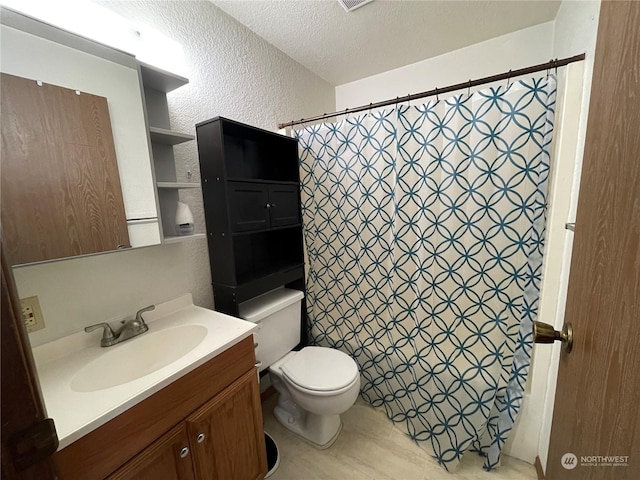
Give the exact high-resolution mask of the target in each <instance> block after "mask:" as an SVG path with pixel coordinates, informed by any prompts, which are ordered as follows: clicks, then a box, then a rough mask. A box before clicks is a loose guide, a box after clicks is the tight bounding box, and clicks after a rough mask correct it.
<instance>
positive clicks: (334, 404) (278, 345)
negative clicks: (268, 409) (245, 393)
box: [239, 288, 360, 448]
mask: <svg viewBox="0 0 640 480" xmlns="http://www.w3.org/2000/svg"><path fill="white" fill-rule="evenodd" d="M303 297H304V295H303V293H302V292H300V291H297V290H290V289H286V288H279V289H276V290H273V291H271V292H268V293H265V294H264V295H261V296H259V297H256V298H253V299H251V300H248V301H246V302H243V303H241V304H240V305H239V311H240V316H241V317H242V318H244V319H245V320H248V321H251V322H254V323H256V324H257V325H258V328H257V329H256V331H255V332H254V339H255V345H256V361H257V364H258V365H260V367H259V370H260V371H263V370H265V369H268V371H269V378H270V380H271V384H272V385H273V386H274V388H275V389H276V391H277V392H278V394H279V397H278V405H277V406H276V407H275V409H274V412H273V413H274V415H275V417H276V418H277V419H278V421H279V422H280V423H281V424H282V425H284V426H285V427H286V428H287V429H289V430H290V431H292V432H293V433H295V434H297V435H299V436H300V437H301V438H303V439H304V440H306V441H308V442H309V443H311V444H312V445H313V446H315V447H317V448H328V447H330V446H331V445H332V444H333V442H335V440H336V438H337V437H338V435H339V434H340V431H341V429H342V422H341V420H340V414H342V413H344V412H346V411H347V410H348V409H349V408H351V406H353V404H354V403H355V401H356V398H357V397H358V393H359V391H360V373H359V371H358V366H357V364H356V362H355V361H354V360H353V359H352V358H351V357H350V356H349V355H347V354H346V353H343V352H341V351H339V350H335V349H332V348H326V347H304V348H303V349H301V350H300V351H293V349H294V348H296V346H297V345H298V344H299V343H300V333H301V310H302V306H301V302H302V298H303Z"/></svg>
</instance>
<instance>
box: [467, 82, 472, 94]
mask: <svg viewBox="0 0 640 480" xmlns="http://www.w3.org/2000/svg"><path fill="white" fill-rule="evenodd" d="M470 96H471V79H469V85H468V86H467V97H470Z"/></svg>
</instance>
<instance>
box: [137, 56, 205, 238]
mask: <svg viewBox="0 0 640 480" xmlns="http://www.w3.org/2000/svg"><path fill="white" fill-rule="evenodd" d="M140 75H141V77H142V85H143V87H144V100H145V102H144V104H145V110H146V111H145V113H146V117H147V124H148V128H149V137H150V140H151V150H152V154H153V165H154V173H155V175H154V178H155V181H156V193H157V197H156V198H157V201H158V207H159V212H160V221H161V224H162V228H161V231H162V243H164V244H167V243H177V242H184V241H187V240H191V239H193V238H204V237H205V234H203V233H199V234H194V235H184V236H181V235H176V233H177V232H176V227H175V217H176V208H177V206H178V202H180V201H184V200H182V199H181V191H184V190H189V191H191V192H194V190H196V189H201V187H200V182H198V183H191V182H180V181H178V176H177V174H176V159H175V155H174V149H173V147H174V146H175V145H178V144H181V143H184V142H190V141H192V140H194V139H195V137H194V136H193V135H190V134H188V133H183V132H177V131H175V130H173V129H172V128H171V118H170V115H169V106H168V103H167V92H170V91H172V90H174V89H176V88H179V87H182V86H183V85H186V84H187V83H188V82H189V80H188V79H187V78H185V77H181V76H180V75H176V74H173V73H170V72H167V71H164V70H162V69H159V68H156V67H153V66H151V65H148V64H145V63H140ZM196 230H199V229H198V228H196Z"/></svg>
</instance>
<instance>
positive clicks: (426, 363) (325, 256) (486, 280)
mask: <svg viewBox="0 0 640 480" xmlns="http://www.w3.org/2000/svg"><path fill="white" fill-rule="evenodd" d="M555 91H556V82H555V78H554V77H553V76H549V75H547V76H542V77H540V78H530V79H526V80H521V81H518V82H515V83H513V84H511V85H504V84H503V85H501V86H497V87H490V88H486V89H484V90H481V91H477V92H474V93H473V94H472V95H468V94H459V95H455V96H451V97H449V98H446V99H443V98H440V99H436V100H434V101H431V102H429V103H424V104H420V105H407V104H400V105H398V106H396V107H393V108H392V107H390V108H386V109H381V110H376V111H371V112H367V113H365V114H362V115H358V116H353V117H347V118H345V119H343V120H341V121H338V122H336V123H325V124H316V125H312V126H306V127H304V128H302V129H300V130H298V131H296V132H295V135H296V137H297V138H298V139H299V148H300V171H301V182H302V187H301V188H302V204H303V205H302V211H303V222H304V238H305V243H306V249H307V257H308V265H309V271H308V275H307V308H308V315H309V321H310V325H309V328H310V338H311V341H312V343H315V344H318V345H322V346H328V347H333V348H337V349H340V350H342V351H344V352H346V353H348V354H349V355H351V356H352V357H353V358H354V359H355V360H356V361H357V363H358V365H359V368H360V372H361V379H362V386H361V396H362V398H363V399H364V400H365V401H367V402H369V403H370V404H371V405H373V406H374V407H383V408H384V410H385V411H386V414H387V416H388V417H389V418H390V419H391V420H392V421H393V422H395V423H396V424H397V425H398V426H399V427H400V428H402V429H403V430H404V431H405V432H406V433H407V434H408V435H409V436H410V437H411V438H412V439H414V440H415V441H416V442H418V443H420V444H422V445H423V446H424V447H425V448H426V449H427V450H428V451H430V452H431V453H432V454H433V455H434V456H435V458H436V459H437V460H438V462H439V463H440V464H441V465H443V466H444V467H445V468H446V469H448V470H449V469H451V468H453V467H455V466H456V465H457V463H458V461H459V460H460V458H461V456H462V454H463V453H464V452H465V451H466V450H472V451H477V452H479V453H481V454H482V455H485V457H486V458H485V465H484V466H485V468H486V469H491V468H493V467H495V466H497V465H499V461H500V450H501V448H502V446H503V445H504V443H505V441H506V439H507V436H508V434H509V432H510V430H511V428H512V426H513V423H514V420H515V417H516V414H517V412H518V409H519V407H520V405H521V403H522V398H523V391H524V387H525V380H526V377H527V373H528V370H529V364H530V358H531V349H532V338H531V322H532V320H534V319H535V317H536V314H537V309H538V297H539V292H540V280H541V273H542V251H543V243H544V231H545V210H546V193H547V178H548V173H549V148H550V143H551V138H552V132H553V117H554V108H555Z"/></svg>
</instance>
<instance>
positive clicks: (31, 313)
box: [20, 297, 44, 333]
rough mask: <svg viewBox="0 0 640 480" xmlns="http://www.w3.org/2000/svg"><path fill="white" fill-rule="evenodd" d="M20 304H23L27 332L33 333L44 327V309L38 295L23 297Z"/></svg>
mask: <svg viewBox="0 0 640 480" xmlns="http://www.w3.org/2000/svg"><path fill="white" fill-rule="evenodd" d="M20 304H21V306H22V319H23V320H24V325H25V327H27V332H29V333H31V332H35V331H36V330H41V329H43V328H44V317H43V316H42V310H40V302H39V301H38V297H27V298H21V299H20Z"/></svg>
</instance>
